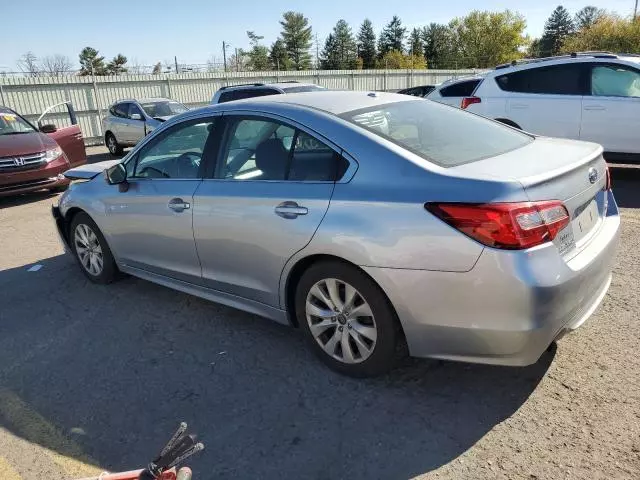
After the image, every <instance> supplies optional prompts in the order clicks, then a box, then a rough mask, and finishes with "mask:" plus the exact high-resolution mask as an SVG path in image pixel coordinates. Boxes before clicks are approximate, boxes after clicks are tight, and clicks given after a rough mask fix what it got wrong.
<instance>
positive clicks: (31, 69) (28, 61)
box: [18, 52, 41, 77]
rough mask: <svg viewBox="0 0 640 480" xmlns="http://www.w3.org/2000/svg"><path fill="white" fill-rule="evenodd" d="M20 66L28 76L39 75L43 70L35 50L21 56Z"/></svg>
mask: <svg viewBox="0 0 640 480" xmlns="http://www.w3.org/2000/svg"><path fill="white" fill-rule="evenodd" d="M18 68H19V69H20V71H21V72H22V73H24V74H25V75H27V76H28V77H37V76H38V75H39V74H40V72H41V69H40V64H39V62H38V57H36V55H35V54H34V53H33V52H27V53H25V54H24V55H22V56H21V57H20V60H18Z"/></svg>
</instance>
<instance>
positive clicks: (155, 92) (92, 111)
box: [0, 70, 476, 145]
mask: <svg viewBox="0 0 640 480" xmlns="http://www.w3.org/2000/svg"><path fill="white" fill-rule="evenodd" d="M474 73H476V71H475V70H308V71H301V72H276V71H272V72H226V73H224V72H215V73H185V74H178V75H175V74H168V75H167V74H162V75H125V76H118V77H95V79H94V78H93V77H80V76H67V77H1V76H0V105H5V106H7V107H10V108H13V109H14V110H16V111H17V112H19V113H20V114H22V115H24V116H25V117H26V118H28V119H29V120H32V121H35V120H36V119H37V118H38V116H39V115H40V114H41V113H42V111H44V110H45V109H46V108H47V107H48V106H50V105H53V104H56V103H60V102H64V101H71V102H72V103H73V106H74V108H75V110H76V113H77V115H78V122H79V124H80V128H81V129H82V132H83V135H84V138H85V143H86V144H87V145H92V144H98V143H101V142H102V135H103V132H102V127H101V116H103V115H105V113H106V110H107V108H108V107H109V105H111V104H112V103H113V102H115V101H116V100H119V99H123V98H149V97H166V98H173V99H175V100H178V101H180V102H183V103H184V104H186V105H187V106H189V107H197V106H202V105H206V104H207V103H208V102H209V101H210V100H211V97H212V96H213V94H214V92H215V91H216V90H218V89H219V88H220V87H222V86H225V85H237V84H243V83H271V82H286V81H299V82H309V83H315V84H317V85H321V86H323V87H327V88H331V89H336V90H377V91H394V90H400V89H402V88H407V87H411V86H417V85H434V84H437V83H440V82H443V81H445V80H448V79H450V78H457V77H461V76H465V75H471V74H474ZM46 122H47V123H54V124H56V125H58V126H62V125H65V124H66V123H68V118H67V113H66V109H65V108H64V107H59V108H57V109H56V110H55V111H54V112H52V113H50V114H48V115H47V117H46Z"/></svg>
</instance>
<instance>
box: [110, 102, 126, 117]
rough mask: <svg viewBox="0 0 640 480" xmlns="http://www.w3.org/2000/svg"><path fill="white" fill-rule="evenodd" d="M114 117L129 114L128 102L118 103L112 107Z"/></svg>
mask: <svg viewBox="0 0 640 480" xmlns="http://www.w3.org/2000/svg"><path fill="white" fill-rule="evenodd" d="M113 112H114V113H115V115H116V117H121V118H127V117H128V116H129V103H119V104H117V105H116V106H114V107H113Z"/></svg>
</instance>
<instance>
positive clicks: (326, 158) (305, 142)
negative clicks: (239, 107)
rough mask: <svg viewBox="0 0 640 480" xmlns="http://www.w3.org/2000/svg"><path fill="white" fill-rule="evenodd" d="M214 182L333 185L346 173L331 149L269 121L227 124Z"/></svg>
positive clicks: (344, 165)
mask: <svg viewBox="0 0 640 480" xmlns="http://www.w3.org/2000/svg"><path fill="white" fill-rule="evenodd" d="M225 144H226V147H225V148H224V152H223V155H222V165H221V168H220V169H219V173H218V175H217V177H218V178H223V179H233V180H279V181H308V182H326V181H334V179H336V178H339V176H341V175H343V174H344V172H345V171H346V169H347V166H348V163H347V162H346V160H344V159H342V157H341V156H340V155H339V154H337V153H336V152H335V151H334V150H333V149H332V148H331V147H329V146H327V145H326V144H324V143H323V142H321V141H319V140H318V139H316V138H315V137H313V136H311V135H309V134H307V133H306V132H303V131H301V130H298V129H296V128H294V127H292V126H289V125H286V124H283V123H280V122H276V121H273V120H269V119H258V118H237V119H233V120H230V123H229V129H228V135H227V140H226V142H225Z"/></svg>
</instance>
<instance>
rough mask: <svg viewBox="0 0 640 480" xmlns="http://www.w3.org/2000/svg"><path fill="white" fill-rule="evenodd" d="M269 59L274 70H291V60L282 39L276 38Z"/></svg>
mask: <svg viewBox="0 0 640 480" xmlns="http://www.w3.org/2000/svg"><path fill="white" fill-rule="evenodd" d="M269 61H270V62H271V68H273V69H274V70H290V69H291V61H290V60H289V55H288V54H287V49H286V47H285V45H284V42H283V41H282V39H278V40H276V41H275V42H274V43H273V45H271V50H270V51H269Z"/></svg>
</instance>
